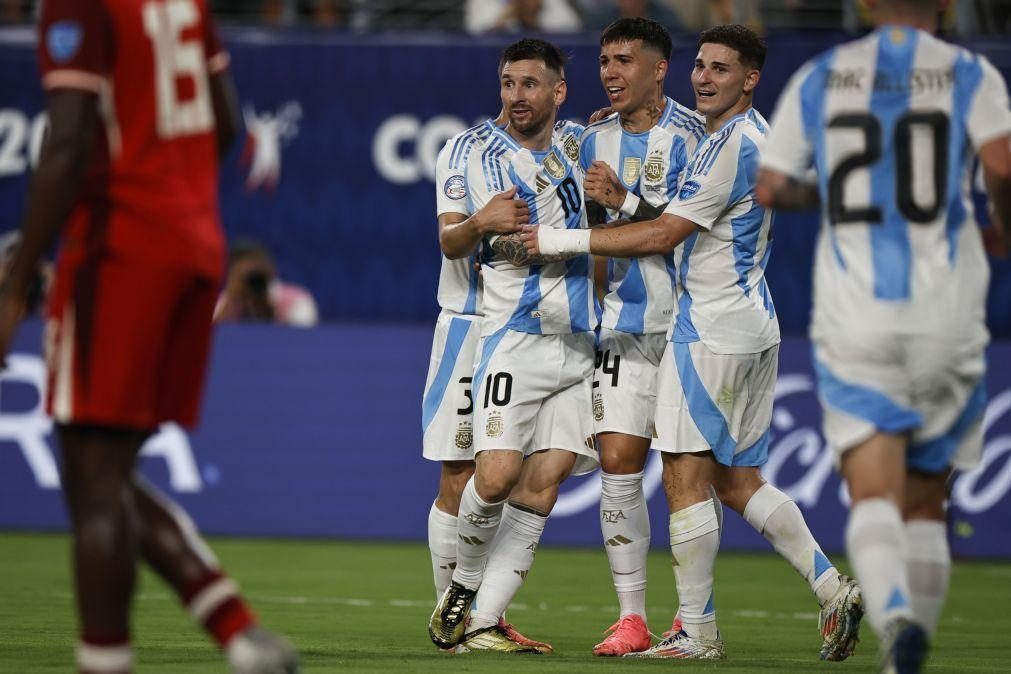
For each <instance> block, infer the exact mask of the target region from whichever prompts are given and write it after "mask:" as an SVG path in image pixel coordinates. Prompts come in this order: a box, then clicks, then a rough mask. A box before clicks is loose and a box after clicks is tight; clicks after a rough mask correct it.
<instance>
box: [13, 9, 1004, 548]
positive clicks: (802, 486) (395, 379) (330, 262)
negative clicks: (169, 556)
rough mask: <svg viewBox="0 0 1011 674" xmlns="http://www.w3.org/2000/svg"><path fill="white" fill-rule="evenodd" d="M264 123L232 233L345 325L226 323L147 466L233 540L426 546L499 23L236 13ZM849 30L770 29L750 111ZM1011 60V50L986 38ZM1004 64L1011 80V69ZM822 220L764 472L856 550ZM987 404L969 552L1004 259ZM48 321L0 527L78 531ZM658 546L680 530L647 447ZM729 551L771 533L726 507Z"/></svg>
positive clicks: (578, 531)
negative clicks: (443, 333)
mask: <svg viewBox="0 0 1011 674" xmlns="http://www.w3.org/2000/svg"><path fill="white" fill-rule="evenodd" d="M225 37H226V42H227V43H228V45H229V48H230V50H231V52H232V56H233V59H234V72H235V76H236V81H237V84H238V87H239V89H240V93H241V98H242V105H243V109H244V115H245V118H246V122H247V130H248V135H247V138H246V141H245V143H244V144H242V146H241V147H239V148H237V149H236V150H235V152H234V153H233V154H232V155H231V156H229V157H228V158H227V159H226V161H225V162H224V164H223V167H222V176H223V190H222V211H223V216H224V221H225V225H226V228H227V230H228V233H229V235H230V236H231V237H235V236H238V235H250V236H255V237H256V238H259V239H261V240H263V241H265V242H266V243H268V244H269V245H270V246H271V248H272V249H273V250H274V251H275V253H276V255H277V258H278V263H279V267H280V270H281V274H282V276H283V277H284V278H285V279H288V280H291V281H295V282H298V283H301V284H303V285H306V286H308V287H309V288H311V289H312V291H313V293H314V294H315V295H316V297H317V299H318V301H319V304H320V309H321V313H322V315H323V317H324V318H326V319H328V320H329V321H331V323H330V324H328V325H325V326H324V327H320V328H317V329H314V330H308V331H297V330H289V329H284V328H277V327H257V326H230V327H224V328H221V329H220V330H219V331H218V336H217V342H216V346H215V352H214V359H213V366H212V373H211V377H210V381H209V388H208V395H207V400H206V403H205V414H204V417H205V421H204V423H203V424H202V426H201V427H200V429H199V430H198V431H196V432H195V433H192V434H186V433H184V432H183V431H182V430H180V429H178V428H176V427H174V426H168V427H166V428H164V429H163V430H162V432H161V433H160V434H159V435H158V436H156V437H155V438H154V439H153V440H152V441H151V442H150V443H149V445H148V447H147V448H146V449H145V457H146V458H145V460H144V461H143V466H144V470H145V472H147V473H148V474H149V475H150V476H151V477H152V479H154V480H155V481H156V482H157V483H159V484H161V485H162V486H163V487H165V488H166V489H167V490H169V491H170V492H172V493H173V494H174V495H175V496H177V497H178V498H179V500H180V501H182V502H183V503H184V505H186V506H187V507H188V508H189V509H190V510H191V512H192V513H193V514H194V516H195V518H196V520H197V521H198V523H199V524H200V525H201V526H202V527H203V528H204V529H205V530H207V531H209V532H214V533H222V534H236V535H263V536H268V535H269V536H273V535H276V536H320V537H331V536H332V537H354V538H377V539H413V540H421V539H423V538H424V536H425V519H426V516H427V512H428V508H429V505H430V503H431V499H432V497H433V496H434V487H435V482H436V479H437V474H438V469H437V467H436V466H435V465H432V464H429V463H426V462H425V461H423V460H422V459H421V457H420V452H421V450H420V442H421V434H420V399H421V392H422V388H423V385H424V376H425V370H426V367H427V364H428V350H429V345H430V339H431V327H432V325H433V323H434V319H435V316H436V313H437V307H436V304H435V300H434V297H435V289H436V282H437V278H438V265H439V254H438V243H437V239H436V227H435V218H434V206H435V199H434V194H435V192H434V190H435V187H434V185H433V184H432V181H431V175H432V171H433V167H434V162H435V155H436V153H437V152H438V150H439V148H440V147H441V145H442V143H443V141H444V140H445V139H446V138H447V137H449V136H451V135H453V134H454V133H456V132H458V131H460V130H462V129H463V128H465V127H467V126H470V125H471V124H473V123H474V122H475V121H477V120H479V119H481V118H483V117H485V116H488V115H494V114H496V113H497V111H498V109H499V102H498V98H497V83H496V79H495V75H494V73H495V65H496V63H497V59H498V53H499V51H500V49H501V47H502V46H503V43H502V42H501V41H499V40H493V39H488V40H483V39H479V40H472V39H468V40H466V41H461V40H457V39H448V38H445V37H439V36H428V35H416V36H415V35H407V36H403V35H398V36H385V37H384V36H368V37H361V38H355V37H334V36H331V35H326V34H322V33H284V32H280V33H279V32H266V31H260V30H241V31H226V32H225ZM839 39H841V37H840V36H835V35H821V34H814V35H794V36H778V37H773V38H772V39H770V54H769V62H768V64H767V67H766V69H765V72H764V73H763V79H762V83H761V85H760V86H759V89H758V93H757V96H756V107H757V108H758V109H759V110H760V111H761V112H763V113H764V114H766V115H767V116H768V115H770V114H771V111H772V108H773V104H774V102H775V100H776V98H777V96H778V94H779V91H780V90H781V89H782V87H783V85H784V84H785V82H786V80H787V78H788V77H789V75H790V74H791V73H792V71H793V70H794V69H795V68H796V67H797V66H798V65H799V64H800V63H801V62H802V61H803V60H804V59H806V58H808V57H809V56H812V55H814V54H815V53H817V52H818V51H820V50H822V49H824V48H826V47H827V46H829V45H831V44H832V43H834V42H837V41H838V40H839ZM559 42H560V43H561V44H562V45H563V46H564V47H565V48H566V50H567V51H568V52H569V53H570V54H571V56H572V63H571V65H570V67H569V71H568V81H569V100H568V101H567V102H566V104H565V106H564V107H563V110H562V112H563V115H564V116H566V117H569V118H574V119H582V118H585V117H586V116H587V115H588V114H589V113H590V112H591V111H592V110H594V109H596V108H597V107H599V106H602V105H604V104H605V99H604V96H603V93H602V91H601V87H600V83H599V81H598V79H597V67H596V56H597V47H596V44H595V42H594V40H593V39H592V38H590V39H587V38H572V37H567V38H562V39H560V40H559ZM974 47H975V48H977V49H981V50H983V51H985V52H986V53H987V54H988V55H989V56H990V58H991V59H992V60H993V61H994V62H995V64H997V66H998V67H999V68H1001V70H1002V71H1003V72H1004V73H1005V76H1006V77H1008V76H1011V45H1007V44H1001V43H997V42H994V43H981V44H974ZM693 56H694V44H693V43H692V42H691V41H690V40H682V41H678V43H677V44H676V47H675V53H674V57H673V59H672V67H671V74H670V75H669V76H668V93H669V94H670V95H672V96H674V97H675V98H677V99H679V100H691V98H690V90H689V87H688V73H689V71H690V68H691V63H692V58H693ZM1009 78H1011V77H1009ZM41 109H42V97H41V94H40V92H39V88H38V82H37V71H36V66H35V58H34V39H33V36H32V35H31V32H30V31H26V30H18V29H6V30H0V231H4V230H8V229H12V228H14V227H16V226H17V224H18V220H19V217H20V214H21V210H22V208H23V203H24V190H25V186H26V181H27V176H28V174H29V172H30V170H31V166H32V164H33V161H34V157H35V155H36V153H37V147H38V143H39V141H40V139H41V133H42V130H43V128H44V127H43V120H42V117H41V116H40V110H41ZM815 231H816V225H815V222H814V218H813V217H812V216H810V215H801V216H786V215H780V216H778V218H777V223H776V232H775V247H774V252H773V258H772V261H771V263H770V266H769V278H770V285H771V287H772V291H773V295H774V297H775V300H776V306H777V310H778V313H779V316H780V320H781V322H782V325H783V327H784V330H785V331H786V332H788V333H792V334H793V335H795V336H794V337H791V338H789V339H787V341H786V342H785V344H784V347H783V352H782V366H781V372H780V380H779V387H778V390H777V406H776V412H775V417H774V423H773V439H772V449H771V460H770V463H769V465H768V466H767V467H766V475H767V477H769V478H770V479H771V480H772V481H773V482H775V483H777V484H778V485H779V486H781V487H782V488H784V489H786V490H787V491H788V492H789V493H790V494H791V495H792V496H793V497H794V498H795V499H796V500H797V502H798V503H799V504H800V505H801V507H802V508H803V509H804V510H805V512H806V514H807V516H808V518H809V520H810V522H811V524H812V527H813V529H814V530H815V532H816V534H817V535H818V536H819V538H820V539H821V540H822V541H823V543H824V545H825V547H826V548H828V549H831V550H838V549H840V548H841V545H842V540H841V535H840V532H841V528H842V523H843V522H844V520H845V512H846V506H845V502H846V501H845V493H844V491H843V490H841V489H840V484H839V481H838V479H837V478H836V476H835V474H834V472H833V468H832V461H831V458H830V456H829V455H828V454H827V453H826V452H825V451H824V441H823V439H822V437H821V435H820V433H819V430H818V427H819V423H820V412H819V410H818V406H817V401H816V399H815V396H814V393H813V378H812V373H811V369H810V353H809V347H808V345H807V343H806V341H805V340H804V339H803V337H802V335H803V332H804V330H805V328H806V324H807V317H808V313H809V309H810V287H811V283H810V276H811V274H810V260H811V248H812V244H813V239H814V235H815ZM989 304H990V306H989V316H990V325H991V329H992V330H993V332H994V333H995V335H997V336H998V337H999V338H1001V339H999V340H998V341H997V342H996V343H995V345H994V346H993V347H992V348H991V351H990V354H989V362H990V366H991V373H990V377H989V381H988V385H989V389H990V395H991V399H990V403H989V407H988V411H987V416H986V419H985V425H986V427H987V442H986V449H985V459H984V464H983V466H982V467H981V468H980V469H979V470H977V471H975V472H973V473H970V474H966V475H963V476H961V477H959V478H958V479H957V480H956V481H955V483H954V485H953V490H952V505H953V507H952V512H951V519H952V524H953V526H952V532H953V533H952V542H953V547H954V550H955V552H956V554H959V555H962V556H976V557H978V556H1000V557H1011V536H1008V533H1009V529H1011V525H1009V524H1008V522H1011V494H1009V491H1011V343H1009V342H1007V341H1003V340H1007V339H1008V338H1009V337H1011V263H1008V262H996V263H995V264H994V275H993V282H992V288H991V293H990V298H989ZM40 335H41V327H40V326H39V325H38V324H29V325H28V326H26V328H25V329H24V330H22V332H21V334H20V335H19V337H18V342H17V344H16V348H15V350H14V355H13V356H12V357H11V358H10V361H9V362H10V366H9V368H8V370H7V371H5V372H4V373H3V374H2V375H0V528H15V529H34V530H53V529H63V528H64V527H65V517H64V513H63V508H62V503H61V500H60V496H59V478H58V471H57V463H56V454H55V452H54V450H53V433H52V426H51V423H50V422H49V421H48V420H47V419H46V418H45V417H44V415H43V414H42V412H41V407H40V406H41V399H42V398H41V396H42V386H43V375H42V372H43V364H42V360H41V358H40V356H39V351H38V346H39V344H40ZM648 475H649V476H648V479H647V487H648V489H649V491H650V493H651V495H652V497H651V512H652V514H653V517H654V526H653V531H654V535H655V538H656V540H655V541H654V543H655V545H657V546H659V547H661V548H662V547H664V546H665V545H666V541H665V538H666V536H665V534H664V532H665V531H666V525H665V523H664V522H665V515H664V513H665V509H666V506H665V504H664V502H663V498H662V495H661V494H660V489H659V475H658V465H657V462H656V460H655V458H654V459H652V460H651V464H650V467H649V473H648ZM598 493H599V481H598V479H597V478H596V477H595V476H590V477H588V478H583V479H580V480H573V481H571V482H570V483H569V484H567V485H566V487H565V491H564V494H563V496H562V498H561V501H560V502H559V506H558V509H557V511H556V513H555V517H554V518H553V520H552V523H551V524H549V526H548V530H547V532H546V534H545V539H546V541H548V542H551V543H558V544H572V545H597V544H598V543H599V525H598V523H597V514H596V499H597V495H598ZM724 546H725V547H728V548H738V549H765V547H766V546H765V543H764V541H763V540H762V539H760V538H759V537H757V536H756V535H755V534H753V532H751V531H750V530H749V529H748V527H747V526H746V525H745V524H744V523H743V521H742V520H740V518H736V517H728V518H727V530H726V534H725V537H724Z"/></svg>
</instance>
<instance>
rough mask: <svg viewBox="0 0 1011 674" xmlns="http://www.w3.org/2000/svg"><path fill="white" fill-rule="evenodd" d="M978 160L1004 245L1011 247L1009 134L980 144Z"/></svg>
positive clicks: (1010, 140)
mask: <svg viewBox="0 0 1011 674" xmlns="http://www.w3.org/2000/svg"><path fill="white" fill-rule="evenodd" d="M979 161H980V164H982V166H983V183H984V184H985V185H986V192H987V195H988V196H989V197H990V202H991V203H992V204H993V209H994V211H995V212H996V215H997V218H996V222H997V223H1003V233H1004V241H1005V245H1006V246H1008V247H1011V136H1001V137H999V138H995V139H993V140H991V141H990V142H988V143H986V144H984V145H983V146H981V147H980V148H979Z"/></svg>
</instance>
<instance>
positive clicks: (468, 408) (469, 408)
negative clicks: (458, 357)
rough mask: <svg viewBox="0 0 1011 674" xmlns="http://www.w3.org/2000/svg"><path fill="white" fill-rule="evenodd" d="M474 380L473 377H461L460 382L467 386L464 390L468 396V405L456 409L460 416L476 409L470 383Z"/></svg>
mask: <svg viewBox="0 0 1011 674" xmlns="http://www.w3.org/2000/svg"><path fill="white" fill-rule="evenodd" d="M473 380H474V378H473V377H460V383H461V384H466V385H467V388H465V389H464V390H463V394H464V395H465V396H467V406H466V407H460V408H458V409H457V410H456V413H457V414H459V415H460V416H467V415H468V414H471V413H472V412H473V411H474V396H472V395H471V391H470V383H471V382H472V381H473Z"/></svg>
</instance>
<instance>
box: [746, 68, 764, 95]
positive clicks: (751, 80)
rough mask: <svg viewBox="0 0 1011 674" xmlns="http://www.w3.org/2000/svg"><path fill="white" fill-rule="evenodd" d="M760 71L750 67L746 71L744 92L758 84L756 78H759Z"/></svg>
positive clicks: (750, 90) (749, 90)
mask: <svg viewBox="0 0 1011 674" xmlns="http://www.w3.org/2000/svg"><path fill="white" fill-rule="evenodd" d="M761 77H762V72H761V71H760V70H756V69H754V68H752V69H751V70H749V71H748V74H747V75H745V76H744V93H746V94H750V93H751V92H753V91H754V90H755V87H757V86H758V80H759V79H761Z"/></svg>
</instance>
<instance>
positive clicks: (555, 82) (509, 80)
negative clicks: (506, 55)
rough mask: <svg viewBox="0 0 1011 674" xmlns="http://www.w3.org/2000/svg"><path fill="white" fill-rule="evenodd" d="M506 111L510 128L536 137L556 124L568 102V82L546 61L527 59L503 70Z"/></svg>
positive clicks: (503, 95)
mask: <svg viewBox="0 0 1011 674" xmlns="http://www.w3.org/2000/svg"><path fill="white" fill-rule="evenodd" d="M501 95H502V107H503V109H505V111H506V115H508V117H509V126H510V127H511V128H512V129H514V130H515V131H517V132H519V133H521V134H523V135H524V136H532V135H534V134H536V133H538V132H540V131H541V130H543V129H544V126H545V125H546V124H554V122H555V113H556V111H557V110H558V106H560V105H561V104H562V101H564V100H565V80H564V79H562V78H561V77H559V75H558V73H556V72H554V71H553V70H550V69H549V68H548V67H547V66H546V65H545V64H544V62H543V61H538V60H534V59H527V60H524V61H515V62H508V63H506V64H505V65H504V66H502V75H501Z"/></svg>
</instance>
